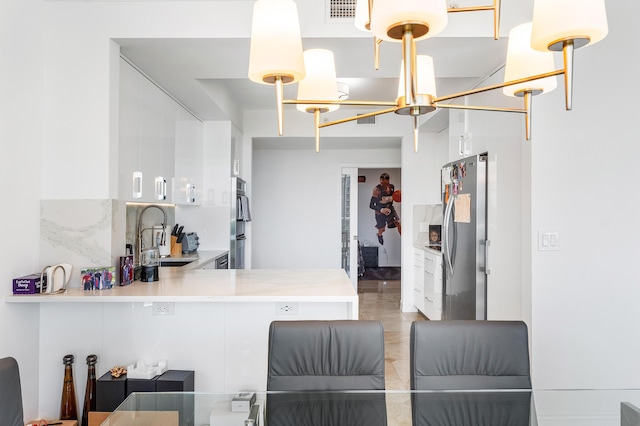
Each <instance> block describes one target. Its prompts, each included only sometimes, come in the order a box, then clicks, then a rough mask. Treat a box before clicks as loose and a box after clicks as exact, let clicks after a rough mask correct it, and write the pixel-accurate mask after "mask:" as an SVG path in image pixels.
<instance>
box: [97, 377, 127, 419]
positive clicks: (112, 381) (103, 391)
mask: <svg viewBox="0 0 640 426" xmlns="http://www.w3.org/2000/svg"><path fill="white" fill-rule="evenodd" d="M126 397H127V375H126V374H125V375H122V376H120V377H113V376H112V375H111V372H110V371H107V372H106V373H105V374H104V375H103V376H102V377H100V378H99V379H98V380H96V411H109V412H110V411H113V410H115V409H116V408H118V405H120V404H121V403H122V401H124V399H125V398H126Z"/></svg>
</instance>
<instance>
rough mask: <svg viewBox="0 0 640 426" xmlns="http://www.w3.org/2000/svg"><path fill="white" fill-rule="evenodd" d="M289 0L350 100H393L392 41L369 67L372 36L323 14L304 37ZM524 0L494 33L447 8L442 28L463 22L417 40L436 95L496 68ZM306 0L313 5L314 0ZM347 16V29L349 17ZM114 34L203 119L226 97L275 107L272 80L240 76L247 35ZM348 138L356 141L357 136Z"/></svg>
mask: <svg viewBox="0 0 640 426" xmlns="http://www.w3.org/2000/svg"><path fill="white" fill-rule="evenodd" d="M137 1H141V0H137ZM174 1H175V0H174ZM206 1H212V0H206ZM238 1H240V0H238ZM315 1H316V0H314V2H315ZM327 1H328V0H327ZM297 2H298V8H299V10H300V11H301V12H300V13H301V28H302V29H303V31H302V32H303V48H304V49H310V48H326V49H330V50H332V51H333V52H334V55H335V61H336V73H337V77H338V80H339V81H342V82H345V83H347V84H348V85H349V87H350V99H357V100H380V101H393V100H395V98H396V96H397V85H398V74H399V72H400V61H401V55H402V53H401V46H400V44H398V43H382V45H381V66H380V69H379V70H375V69H374V66H373V40H372V37H368V35H367V34H365V33H361V32H359V31H355V32H353V33H350V34H349V36H345V37H342V36H338V37H336V36H334V33H335V32H344V31H337V29H338V27H336V24H335V23H331V22H326V19H325V21H323V22H321V23H317V22H314V23H313V25H314V26H315V27H314V29H313V31H312V32H313V33H314V34H315V35H316V36H315V37H306V36H305V31H304V29H305V28H307V27H310V25H309V24H307V25H305V22H304V20H305V19H307V20H309V19H312V18H309V17H307V18H304V16H305V13H304V9H305V8H307V7H310V6H308V5H311V4H312V3H311V1H310V0H297ZM514 2H515V3H514ZM531 2H532V0H511V2H510V3H511V4H509V0H503V2H502V3H503V6H502V19H501V24H502V29H501V38H500V39H499V40H494V39H493V37H492V36H491V35H492V20H491V19H490V18H491V16H489V17H488V18H487V17H486V16H484V17H482V19H480V20H479V25H482V26H483V27H485V28H483V30H482V33H483V34H485V35H484V36H481V37H478V36H475V35H474V36H468V35H467V34H475V33H477V32H475V33H474V31H470V25H469V22H474V21H473V16H472V15H474V14H475V13H467V14H450V18H449V21H450V24H449V27H451V26H452V24H451V23H452V22H454V27H455V25H456V24H455V22H456V19H458V18H457V17H458V16H461V15H467V17H465V20H464V21H461V22H462V23H464V25H458V27H459V28H460V29H456V28H454V29H450V28H449V27H447V30H446V31H445V32H444V33H443V36H442V37H441V36H437V37H434V38H430V39H428V40H424V41H421V42H418V44H417V50H418V54H428V55H430V56H432V57H433V58H434V63H435V73H436V86H437V90H438V95H440V96H441V95H445V94H450V93H454V92H458V91H461V90H466V89H468V88H470V87H472V86H473V85H474V84H477V83H478V82H480V81H481V80H482V79H483V78H485V77H487V76H488V75H490V74H491V73H492V72H494V71H495V70H496V69H498V68H500V67H501V66H502V65H503V64H504V61H505V56H506V44H507V37H505V36H504V35H505V34H508V30H509V28H505V23H507V25H511V26H513V25H512V24H513V23H520V22H524V21H526V20H528V18H526V17H528V16H530V10H529V9H530V4H531ZM456 3H457V4H458V5H459V6H468V5H473V4H474V3H475V5H478V2H477V1H472V0H463V1H457V2H456ZM485 3H491V1H490V0H481V1H480V4H485ZM313 4H314V5H315V6H314V7H317V3H313ZM507 5H509V6H507ZM510 7H511V9H510ZM481 14H484V15H487V12H480V13H477V14H476V15H478V16H479V15H481ZM311 15H312V14H311ZM452 15H455V16H452ZM247 19H250V17H248V18H247ZM470 19H471V21H469V20H470ZM343 22H344V21H343ZM348 23H349V27H350V28H351V24H350V22H348ZM318 26H319V27H320V28H321V30H320V31H319V30H318V29H317V27H318ZM323 27H326V29H324V28H323ZM343 27H344V25H343ZM323 31H324V33H326V36H324V35H323V36H322V37H319V36H317V33H318V32H323ZM115 41H116V43H118V44H119V45H120V48H121V54H122V55H123V56H125V57H126V58H128V59H129V60H130V61H131V62H133V63H134V64H135V65H136V66H137V67H138V68H139V69H140V70H142V71H143V72H144V73H145V74H147V75H148V76H149V77H150V78H151V79H153V80H154V81H155V82H156V83H157V84H158V85H160V86H161V87H163V88H164V89H165V90H166V91H168V92H169V93H170V94H172V95H173V96H174V97H175V98H176V99H177V100H179V101H180V102H181V103H182V104H183V105H184V106H186V107H187V108H188V109H190V110H191V111H192V112H193V113H194V114H195V115H196V116H198V117H199V118H201V119H203V120H225V119H229V117H228V115H227V114H226V112H225V111H222V110H221V108H219V107H218V105H221V104H222V102H220V99H225V100H227V101H228V100H229V99H232V100H233V102H234V103H235V104H236V105H237V107H238V108H239V109H240V110H245V109H275V96H274V89H273V87H272V86H267V85H262V84H256V83H254V82H251V81H250V80H249V79H248V77H247V69H248V63H249V45H250V40H249V38H248V37H245V38H215V39H188V38H185V39H149V38H147V39H115ZM295 91H296V85H287V86H285V98H286V99H294V98H295V97H296V93H295ZM354 143H355V144H356V145H357V141H355V142H354ZM323 145H324V144H323Z"/></svg>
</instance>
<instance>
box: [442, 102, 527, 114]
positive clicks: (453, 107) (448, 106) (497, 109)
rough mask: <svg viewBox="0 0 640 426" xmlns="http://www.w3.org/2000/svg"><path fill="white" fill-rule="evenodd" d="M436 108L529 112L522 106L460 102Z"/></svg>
mask: <svg viewBox="0 0 640 426" xmlns="http://www.w3.org/2000/svg"><path fill="white" fill-rule="evenodd" d="M436 108H448V109H470V110H476V111H498V112H519V113H526V112H527V110H526V109H522V108H501V107H490V106H474V105H458V104H442V105H436Z"/></svg>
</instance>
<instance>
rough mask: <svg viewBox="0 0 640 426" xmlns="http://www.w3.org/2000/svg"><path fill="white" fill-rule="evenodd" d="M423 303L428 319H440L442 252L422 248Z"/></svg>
mask: <svg viewBox="0 0 640 426" xmlns="http://www.w3.org/2000/svg"><path fill="white" fill-rule="evenodd" d="M424 300H425V302H424V304H425V315H426V316H427V318H429V319H430V320H440V319H442V253H440V252H439V251H437V250H432V249H425V250H424Z"/></svg>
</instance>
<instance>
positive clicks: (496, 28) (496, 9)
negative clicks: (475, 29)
mask: <svg viewBox="0 0 640 426" xmlns="http://www.w3.org/2000/svg"><path fill="white" fill-rule="evenodd" d="M483 10H492V11H493V39H494V40H498V39H499V38H500V0H493V6H469V7H456V8H448V9H447V12H448V13H457V12H478V11H483Z"/></svg>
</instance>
